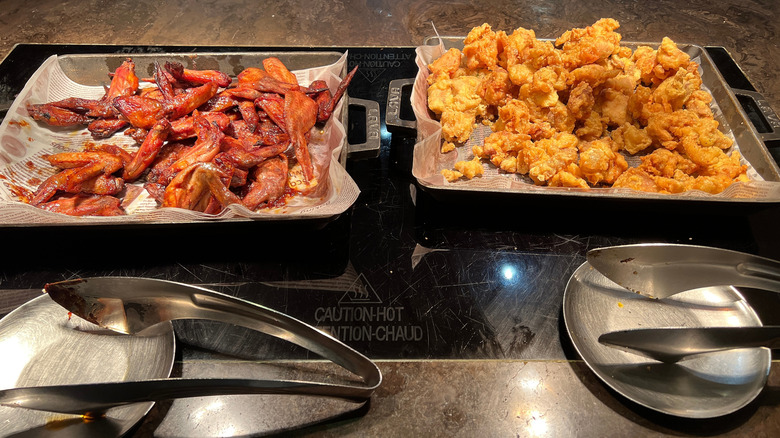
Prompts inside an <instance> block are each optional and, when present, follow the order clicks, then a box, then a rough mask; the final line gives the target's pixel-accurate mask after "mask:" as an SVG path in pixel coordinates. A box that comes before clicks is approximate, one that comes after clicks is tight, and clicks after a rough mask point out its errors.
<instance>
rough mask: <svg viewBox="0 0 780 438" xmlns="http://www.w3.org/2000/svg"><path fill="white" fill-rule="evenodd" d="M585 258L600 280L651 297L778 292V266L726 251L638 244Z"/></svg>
mask: <svg viewBox="0 0 780 438" xmlns="http://www.w3.org/2000/svg"><path fill="white" fill-rule="evenodd" d="M587 258H588V263H590V265H591V266H593V267H594V268H596V269H597V270H598V271H599V272H600V273H602V274H603V275H604V276H605V277H607V278H609V279H610V280H612V281H614V282H615V283H617V284H618V285H620V286H622V287H624V288H626V289H628V290H630V291H632V292H636V293H638V294H641V295H644V296H647V297H650V298H658V299H663V298H668V297H670V296H672V295H674V294H677V293H680V292H684V291H687V290H692V289H698V288H702V287H708V286H737V287H739V286H741V287H750V288H756V289H763V290H767V291H773V292H780V262H777V261H775V260H771V259H767V258H764V257H759V256H755V255H752V254H746V253H742V252H737V251H731V250H726V249H720V248H712V247H707V246H696V245H680V244H668V243H643V244H636V245H623V246H610V247H605V248H596V249H593V250H590V251H589V252H588V255H587Z"/></svg>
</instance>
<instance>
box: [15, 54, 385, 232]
mask: <svg viewBox="0 0 780 438" xmlns="http://www.w3.org/2000/svg"><path fill="white" fill-rule="evenodd" d="M272 56H273V57H276V58H279V59H280V60H281V61H282V62H283V63H284V64H285V66H287V68H288V69H290V70H291V71H296V70H305V69H310V68H316V67H321V66H328V65H331V64H334V63H336V62H337V61H339V59H341V58H342V56H344V53H341V52H338V51H259V52H205V51H204V52H191V53H176V52H168V51H162V50H161V51H160V52H159V53H132V52H128V53H108V54H105V53H101V54H64V55H59V56H57V63H58V64H59V68H60V69H61V71H62V73H63V74H64V75H65V76H66V77H67V78H68V79H70V80H72V81H73V82H75V83H76V84H79V85H83V86H87V87H95V86H104V85H107V84H108V81H109V77H108V73H109V72H113V71H115V70H116V68H117V67H119V66H120V65H121V64H122V62H123V61H124V60H125V59H127V58H132V59H133V61H134V63H135V66H136V74H137V76H138V77H139V78H142V79H144V78H147V79H148V78H152V77H153V75H154V64H155V62H160V63H164V62H166V61H168V62H171V61H175V62H180V63H181V64H183V65H184V66H185V67H186V68H192V69H215V70H220V71H222V72H224V73H227V74H229V75H230V76H231V77H234V78H235V76H236V75H237V74H238V73H240V72H241V71H243V70H244V69H245V68H247V67H262V60H263V59H265V58H268V57H272ZM346 67H347V63H346V62H344V66H343V68H342V69H341V71H340V72H339V75H340V76H341V77H344V76H345V75H346ZM342 99H343V104H342V105H343V108H344V109H343V110H342V111H341V116H340V118H339V121H340V122H341V124H342V125H343V126H344V127H345V129H346V127H347V126H349V125H348V121H347V118H348V113H349V111H347V109H346V108H347V106H348V105H351V104H354V105H358V106H360V105H369V104H375V103H373V102H370V101H364V100H362V99H353V101H351V100H350V99H349V96H348V93H345V94H344V96H343V97H342ZM6 118H11V115H10V113H9V115H8V116H7V117H6ZM32 123H34V122H32ZM115 135H121V133H118V134H115ZM101 141H102V142H105V141H110V139H107V140H101ZM348 153H349V145H348V144H347V141H346V136H345V138H344V143H343V145H342V148H341V153H340V154H339V156H338V164H339V165H340V166H341V168H344V167H345V166H346V160H347V157H348ZM343 173H344V174H345V175H346V177H345V178H347V179H349V180H350V183H351V184H354V182H351V178H349V176H348V175H347V174H346V171H344V172H343ZM331 182H332V181H331ZM355 190H357V189H356V188H355ZM12 204H13V203H12ZM19 204H21V203H19ZM3 205H5V206H7V205H8V203H5V204H3ZM0 207H1V206H0ZM310 210H311V209H310ZM341 211H342V212H343V210H341ZM47 213H48V212H47ZM339 214H340V212H335V213H334V212H333V211H332V209H330V211H327V212H325V213H323V214H317V213H316V211H315V212H314V213H311V212H309V213H308V214H306V215H298V214H295V213H293V214H275V215H273V216H274V217H270V218H269V217H266V218H259V219H260V220H271V221H288V220H305V221H312V220H313V221H315V222H320V221H324V222H327V221H330V220H332V219H334V218H335V217H338V215H339ZM21 216H22V217H23V216H24V213H22V215H21ZM49 216H50V217H49V218H46V219H44V220H42V221H41V222H37V221H30V220H25V219H19V220H16V219H13V220H11V221H0V226H39V225H49V226H50V225H54V226H58V225H123V224H145V223H165V224H171V223H198V222H204V220H199V219H197V218H195V219H193V218H191V217H188V216H187V215H183V216H182V215H179V216H176V217H172V218H170V219H166V220H165V221H164V222H160V221H150V222H147V221H139V220H134V219H133V217H132V215H130V216H117V217H113V218H103V217H92V216H84V217H78V218H73V217H69V216H66V215H61V214H49ZM52 216H59V217H61V220H57V219H56V218H54V219H52V218H51V217H52ZM257 219H258V218H247V217H229V218H217V219H213V218H206V219H205V221H212V222H213V221H215V220H216V221H218V222H235V221H252V220H257Z"/></svg>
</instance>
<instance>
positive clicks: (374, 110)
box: [347, 96, 382, 158]
mask: <svg viewBox="0 0 780 438" xmlns="http://www.w3.org/2000/svg"><path fill="white" fill-rule="evenodd" d="M349 105H350V106H353V105H354V106H361V107H363V108H365V110H366V141H365V142H363V143H357V144H352V143H349V142H347V153H348V155H349V157H350V158H358V157H363V158H367V157H370V156H373V157H377V156H379V150H380V149H381V147H382V136H381V134H382V133H381V126H380V123H379V120H380V119H379V117H380V112H379V103H377V102H374V101H373V100H366V99H358V98H356V97H351V96H350V98H349Z"/></svg>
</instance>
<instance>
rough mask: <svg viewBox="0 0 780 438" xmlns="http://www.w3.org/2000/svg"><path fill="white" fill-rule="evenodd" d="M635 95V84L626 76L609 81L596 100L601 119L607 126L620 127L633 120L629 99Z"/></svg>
mask: <svg viewBox="0 0 780 438" xmlns="http://www.w3.org/2000/svg"><path fill="white" fill-rule="evenodd" d="M633 93H634V83H633V81H632V79H631V78H630V77H628V76H626V75H618V76H616V77H614V78H611V79H608V80H607V81H606V82H605V83H604V85H603V87H602V89H601V92H600V93H599V95H598V98H597V99H596V104H597V105H598V107H599V109H600V112H601V117H602V119H603V121H604V122H605V123H606V124H607V126H613V127H616V126H620V125H623V124H625V123H628V122H629V121H630V120H631V114H630V112H629V105H628V102H629V98H630V97H631V95H632V94H633Z"/></svg>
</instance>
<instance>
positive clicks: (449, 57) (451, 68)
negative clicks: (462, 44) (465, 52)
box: [428, 49, 462, 85]
mask: <svg viewBox="0 0 780 438" xmlns="http://www.w3.org/2000/svg"><path fill="white" fill-rule="evenodd" d="M461 59H462V53H461V52H460V50H458V49H449V50H448V51H446V52H445V53H444V54H443V55H441V56H440V57H439V58H438V59H437V60H435V61H433V62H432V63H431V64H430V65H428V69H429V70H430V71H431V74H430V75H428V84H429V85H430V84H433V83H434V82H436V81H438V80H439V79H441V78H448V79H452V78H454V77H455V76H456V75H457V73H458V70H459V69H460V67H461Z"/></svg>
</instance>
